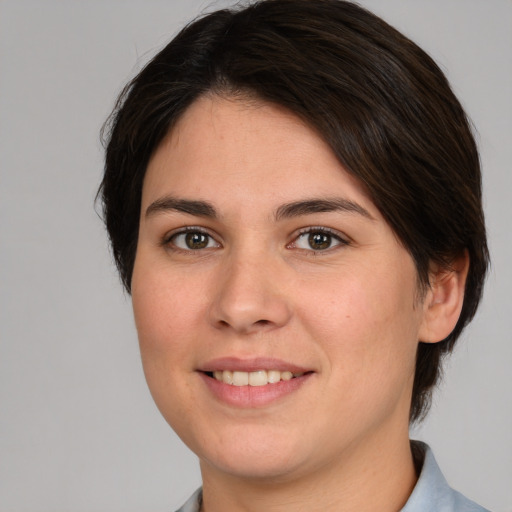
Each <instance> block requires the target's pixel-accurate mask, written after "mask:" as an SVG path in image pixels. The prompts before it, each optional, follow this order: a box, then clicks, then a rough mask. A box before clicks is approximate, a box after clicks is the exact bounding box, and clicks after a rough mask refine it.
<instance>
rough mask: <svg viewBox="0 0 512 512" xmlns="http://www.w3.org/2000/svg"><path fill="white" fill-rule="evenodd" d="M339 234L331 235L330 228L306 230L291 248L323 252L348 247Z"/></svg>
mask: <svg viewBox="0 0 512 512" xmlns="http://www.w3.org/2000/svg"><path fill="white" fill-rule="evenodd" d="M348 244H349V242H347V241H346V240H344V239H343V238H342V237H341V236H340V235H338V234H337V233H331V230H330V229H329V228H310V229H309V230H304V231H303V232H302V233H301V234H300V235H299V236H298V237H297V238H296V239H295V240H294V242H293V243H292V245H291V247H293V248H295V249H302V250H306V251H313V252H321V251H327V250H329V249H332V248H334V247H337V246H341V245H348Z"/></svg>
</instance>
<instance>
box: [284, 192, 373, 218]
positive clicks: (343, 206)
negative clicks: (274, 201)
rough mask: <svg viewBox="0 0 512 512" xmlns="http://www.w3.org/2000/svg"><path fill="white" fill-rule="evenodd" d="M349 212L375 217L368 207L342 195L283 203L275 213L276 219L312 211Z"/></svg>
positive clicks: (298, 215)
mask: <svg viewBox="0 0 512 512" xmlns="http://www.w3.org/2000/svg"><path fill="white" fill-rule="evenodd" d="M339 211H341V212H348V213H356V214H358V215H362V216H363V217H366V218H367V219H370V220H375V218H374V217H373V216H372V215H371V214H370V212H369V211H368V210H366V208H363V207H362V206H361V205H360V204H358V203H355V202H354V201H350V200H349V199H344V198H341V197H335V198H328V199H306V200H303V201H295V202H293V203H287V204H283V205H281V206H280V207H279V208H278V209H277V210H276V213H275V218H276V220H281V219H289V218H292V217H300V216H301V215H310V214H312V213H324V212H339Z"/></svg>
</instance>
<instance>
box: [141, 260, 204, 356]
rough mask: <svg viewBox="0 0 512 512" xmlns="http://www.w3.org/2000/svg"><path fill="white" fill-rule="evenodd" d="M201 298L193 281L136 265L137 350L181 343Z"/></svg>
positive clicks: (192, 323)
mask: <svg viewBox="0 0 512 512" xmlns="http://www.w3.org/2000/svg"><path fill="white" fill-rule="evenodd" d="M148 269H149V270H148ZM201 297H202V294H201V292H200V291H199V290H198V288H197V283H194V282H191V281H190V280H184V279H183V277H182V276H179V275H176V274H170V273H169V272H165V270H161V269H159V268H158V266H155V265H140V267H138V266H137V265H136V266H135V269H134V274H133V280H132V304H133V311H134V315H135V324H136V326H137V332H138V335H139V342H140V345H141V349H142V350H149V351H162V352H165V351H166V350H168V349H170V348H171V347H172V348H173V349H176V348H177V347H176V346H177V345H183V341H182V340H186V339H187V337H190V336H191V330H192V326H194V325H196V324H197V316H198V315H199V314H200V313H201V311H203V309H204V304H202V302H201Z"/></svg>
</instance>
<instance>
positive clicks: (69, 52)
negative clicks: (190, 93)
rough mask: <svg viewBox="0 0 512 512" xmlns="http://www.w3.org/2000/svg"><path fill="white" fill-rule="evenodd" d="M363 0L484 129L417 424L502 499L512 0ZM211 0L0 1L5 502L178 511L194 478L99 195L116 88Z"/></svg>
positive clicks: (473, 485) (510, 494)
mask: <svg viewBox="0 0 512 512" xmlns="http://www.w3.org/2000/svg"><path fill="white" fill-rule="evenodd" d="M225 3H226V2H222V3H221V2H217V4H215V5H223V4H225ZM361 3H362V4H363V5H365V6H368V7H369V8H371V9H373V10H375V11H376V12H377V13H378V14H380V15H382V16H383V17H384V18H385V19H387V20H388V21H390V22H391V23H392V24H394V25H395V26H397V28H399V29H401V30H403V31H404V32H405V33H406V34H408V35H409V36H411V37H412V38H413V39H414V40H415V41H416V42H418V43H419V44H420V45H422V46H423V47H424V48H425V49H426V50H427V51H429V52H430V53H431V54H432V55H433V56H434V58H436V60H437V61H438V62H439V63H440V64H441V66H442V67H443V69H445V70H446V72H447V74H448V77H449V79H450V80H451V82H452V84H453V87H454V89H455V91H456V93H457V94H458V95H459V96H460V98H461V99H462V102H463V103H464V105H465V107H466V109H467V111H468V112H469V114H470V116H471V117H472V119H473V121H474V123H475V125H476V126H477V127H478V130H479V140H480V147H481V153H482V160H483V164H484V172H485V180H484V185H485V208H486V212H487V220H488V226H489V236H490V244H491V249H492V255H493V269H492V272H491V275H490V278H489V280H488V284H487V289H486V293H485V300H484V302H483V305H482V308H481V310H480V312H479V314H478V316H477V318H476V320H475V321H474V323H473V324H472V326H471V327H470V329H468V331H467V333H466V334H465V336H464V339H463V340H462V341H461V342H460V345H459V348H458V351H457V352H456V354H455V355H454V356H453V357H452V358H451V359H450V361H449V363H448V364H447V368H446V378H445V382H444V384H443V386H442V388H441V390H440V392H438V394H437V395H436V401H435V406H434V408H433V410H432V413H431V415H430V417H429V419H428V421H427V422H426V423H425V424H424V425H423V427H422V428H421V429H419V430H418V431H416V432H414V433H413V435H414V436H416V437H420V438H422V439H426V440H428V442H429V443H430V444H431V445H432V446H433V448H434V450H435V453H436V455H437V458H438V461H439V462H440V464H441V466H442V468H443V469H444V471H445V474H446V476H447V478H448V479H449V481H450V482H451V483H452V485H453V486H455V487H457V488H459V489H460V490H461V491H463V492H464V493H466V494H467V495H469V496H470V497H472V498H473V499H475V500H477V501H479V502H481V503H482V504H484V505H486V506H487V507H489V508H491V509H492V510H493V511H495V512H510V511H512V485H511V483H512V407H511V406H512V400H511V391H512V384H511V376H510V375H511V370H510V368H511V366H512V343H511V342H512V335H511V331H512V320H511V317H512V308H511V306H510V290H512V273H511V262H512V235H511V232H510V230H511V224H512V199H511V190H512V177H511V176H512V174H511V172H510V165H511V161H512V151H511V147H512V139H511V135H512V100H511V98H512V29H511V27H512V2H511V1H510V0H408V1H406V0H365V1H362V2H361ZM208 5H209V2H205V1H199V0H165V1H163V0H162V1H160V0H149V1H148V0H146V1H143V0H125V1H114V0H108V1H91V0H89V1H87V2H86V1H76V0H75V1H69V0H68V1H64V0H61V1H58V0H39V1H37V0H33V1H29V0H0V172H1V177H0V185H1V186H0V243H1V251H0V291H1V304H0V336H1V341H0V510H1V511H2V512H4V511H5V512H8V511H16V512H23V511H31V512H42V511H53V512H58V511H77V512H78V511H89V512H95V511H109V512H116V511H172V510H174V508H175V507H177V506H178V505H179V504H180V503H181V502H182V501H183V500H184V499H185V498H186V497H187V495H188V494H189V493H190V492H191V491H192V490H193V489H194V488H195V487H196V486H197V485H198V484H199V482H200V478H199V472H198V469H197V461H196V460H195V457H194V456H193V455H191V454H190V453H188V451H187V449H186V448H184V447H183V446H182V445H181V443H180V441H179V440H178V439H177V438H176V436H175V435H174V434H173V433H172V432H171V430H170V429H169V428H168V426H167V425H166V424H165V422H164V420H163V419H161V417H160V416H159V413H158V412H157V410H156V407H155V406H154V405H153V403H152V401H151V398H150V396H149V393H148V391H147V390H146V386H145V382H144V378H143V375H142V371H141V367H140V362H139V355H138V348H137V340H136V336H135V331H134V328H133V321H132V318H131V311H130V300H129V298H128V297H125V296H124V295H123V293H122V291H121V287H120V285H119V284H118V279H117V276H116V274H115V270H114V268H113V265H112V263H111V259H110V255H109V252H108V248H107V244H106V239H105V234H104V232H103V227H102V224H101V222H100V220H99V218H98V216H97V215H96V213H95V211H94V208H93V199H94V195H95V192H96V189H97V186H98V184H99V180H100V176H101V168H102V151H101V145H100V142H99V136H98V133H99V130H100V127H101V125H102V122H103V120H104V119H105V117H106V116H107V114H108V112H109V110H110V109H111V107H112V105H113V101H114V97H115V95H116V93H117V92H118V91H119V90H120V88H121V86H122V84H123V83H124V82H126V80H127V79H129V78H130V77H131V76H132V75H133V74H134V73H135V72H136V71H137V70H138V69H139V68H140V66H141V65H142V64H143V63H144V62H146V61H147V59H148V58H149V57H150V56H151V55H153V54H154V53H155V51H156V50H157V49H158V48H160V47H161V46H162V45H163V44H164V43H165V42H166V41H167V40H168V39H169V38H170V36H171V35H172V34H173V33H174V32H175V31H176V29H177V28H178V27H179V26H181V25H182V24H183V23H184V22H185V21H188V20H189V19H190V18H191V17H193V16H194V15H195V14H196V13H198V12H199V11H201V10H202V9H204V8H205V7H207V6H208Z"/></svg>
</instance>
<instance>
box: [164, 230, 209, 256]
mask: <svg viewBox="0 0 512 512" xmlns="http://www.w3.org/2000/svg"><path fill="white" fill-rule="evenodd" d="M170 242H171V244H172V245H174V246H175V247H177V248H178V249H182V250H185V251H200V250H201V249H210V248H211V247H219V244H218V243H217V242H216V241H215V240H214V239H213V238H212V237H211V236H210V235H209V234H208V233H203V232H202V231H185V232H182V233H176V234H175V235H173V236H172V237H171V239H170Z"/></svg>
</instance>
